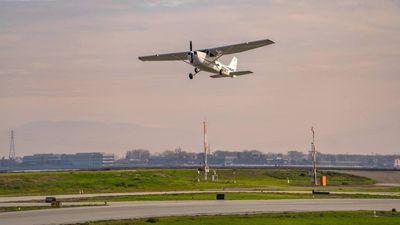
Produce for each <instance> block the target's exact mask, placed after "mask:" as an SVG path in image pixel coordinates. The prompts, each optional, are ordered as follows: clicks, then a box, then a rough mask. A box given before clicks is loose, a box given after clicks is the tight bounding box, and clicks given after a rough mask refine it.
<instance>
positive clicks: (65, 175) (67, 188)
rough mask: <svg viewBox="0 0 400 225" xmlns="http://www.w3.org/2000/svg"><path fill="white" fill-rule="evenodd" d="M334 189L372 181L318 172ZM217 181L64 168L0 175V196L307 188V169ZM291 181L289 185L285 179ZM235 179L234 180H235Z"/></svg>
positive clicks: (243, 172)
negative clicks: (81, 191) (60, 169)
mask: <svg viewBox="0 0 400 225" xmlns="http://www.w3.org/2000/svg"><path fill="white" fill-rule="evenodd" d="M321 174H322V175H326V176H327V177H328V182H329V185H330V186H331V187H332V186H333V187H335V188H342V187H351V186H352V185H367V184H372V183H374V181H373V180H371V179H369V178H365V177H359V176H354V175H349V174H342V173H335V172H324V171H323V172H321ZM218 175H219V179H218V181H217V182H197V181H196V178H197V170H195V169H140V170H112V171H67V172H33V173H31V172H30V173H4V174H0V195H3V196H10V195H15V196H16V195H54V194H78V193H79V190H83V191H84V193H105V192H106V193H111V192H135V191H175V190H204V189H220V188H263V189H279V188H284V189H287V188H307V187H309V184H310V176H309V171H308V170H302V169H237V170H236V175H235V176H234V175H233V170H232V169H220V170H218ZM288 179H289V181H290V183H289V184H288V182H287V180H288ZM235 181H236V182H235Z"/></svg>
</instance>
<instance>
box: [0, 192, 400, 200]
mask: <svg viewBox="0 0 400 225" xmlns="http://www.w3.org/2000/svg"><path fill="white" fill-rule="evenodd" d="M221 192H222V193H264V194H268V193H270V194H311V191H278V190H275V191H272V190H255V189H239V190H235V189H233V190H226V189H215V190H202V191H199V190H193V191H158V192H121V193H95V194H71V195H48V196H53V197H56V198H57V199H59V200H64V199H79V198H93V197H117V196H142V195H171V194H207V193H221ZM330 193H331V194H340V195H353V194H360V195H382V196H400V192H367V191H364V192H363V191H357V192H343V191H331V192H330ZM45 198H46V196H0V203H2V202H3V203H4V202H30V201H44V199H45Z"/></svg>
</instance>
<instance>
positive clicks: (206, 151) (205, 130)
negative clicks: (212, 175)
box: [203, 121, 209, 181]
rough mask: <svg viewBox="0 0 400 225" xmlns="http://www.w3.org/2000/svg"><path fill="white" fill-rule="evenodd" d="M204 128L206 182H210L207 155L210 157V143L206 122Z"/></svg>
mask: <svg viewBox="0 0 400 225" xmlns="http://www.w3.org/2000/svg"><path fill="white" fill-rule="evenodd" d="M203 126H204V180H205V181H207V180H208V172H209V168H208V162H207V155H208V143H207V124H206V121H203Z"/></svg>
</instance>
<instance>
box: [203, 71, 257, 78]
mask: <svg viewBox="0 0 400 225" xmlns="http://www.w3.org/2000/svg"><path fill="white" fill-rule="evenodd" d="M250 73H253V72H251V71H248V70H246V71H236V72H230V73H229V76H227V75H220V74H215V75H211V76H210V77H212V78H226V77H231V78H232V77H235V76H242V75H246V74H250Z"/></svg>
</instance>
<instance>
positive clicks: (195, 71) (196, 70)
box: [189, 68, 200, 80]
mask: <svg viewBox="0 0 400 225" xmlns="http://www.w3.org/2000/svg"><path fill="white" fill-rule="evenodd" d="M198 73H200V69H199V68H194V74H193V73H189V79H191V80H192V79H193V77H194V76H195V75H196V74H198Z"/></svg>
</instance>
